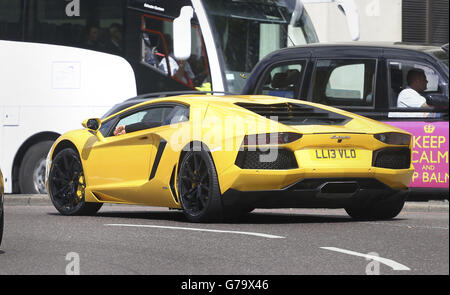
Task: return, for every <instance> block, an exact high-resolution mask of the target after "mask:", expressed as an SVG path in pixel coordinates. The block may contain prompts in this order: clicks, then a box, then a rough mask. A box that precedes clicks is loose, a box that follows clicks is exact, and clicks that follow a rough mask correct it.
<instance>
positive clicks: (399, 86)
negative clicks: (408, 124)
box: [387, 60, 448, 117]
mask: <svg viewBox="0 0 450 295" xmlns="http://www.w3.org/2000/svg"><path fill="white" fill-rule="evenodd" d="M387 63H388V71H389V72H388V83H389V85H388V89H389V106H390V108H409V109H416V110H417V109H420V108H421V109H423V110H424V111H426V112H395V113H390V114H389V116H390V117H434V115H433V114H431V113H430V106H431V104H432V103H433V102H431V101H430V100H429V99H428V100H427V97H430V95H431V96H433V95H434V96H435V97H436V95H438V96H440V97H441V98H446V100H447V101H446V104H447V105H448V85H446V83H445V81H444V80H443V79H442V78H441V76H440V75H439V73H438V72H437V71H436V70H435V69H434V68H432V67H431V66H430V65H425V64H422V63H418V62H414V61H405V60H388V61H387ZM434 103H437V105H439V103H441V104H442V103H444V104H445V102H439V101H438V102H436V101H435V102H434Z"/></svg>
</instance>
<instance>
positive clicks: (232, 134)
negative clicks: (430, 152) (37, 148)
mask: <svg viewBox="0 0 450 295" xmlns="http://www.w3.org/2000/svg"><path fill="white" fill-rule="evenodd" d="M136 101H137V102H139V101H141V103H137V104H136ZM129 105H131V106H130V107H127V106H129ZM111 113H112V114H111ZM83 126H84V127H85V128H84V129H81V130H75V131H71V132H67V133H65V134H64V135H62V136H61V137H60V138H59V139H58V140H57V141H56V142H55V143H54V145H53V146H52V148H51V151H50V153H49V156H48V159H47V189H48V192H49V194H50V197H51V200H52V202H53V204H54V205H55V207H56V209H57V210H58V211H59V212H60V213H61V214H64V215H75V214H77V215H79V214H92V213H95V212H96V211H98V210H99V208H100V207H101V206H102V204H103V203H123V204H145V205H151V206H162V207H169V208H176V209H181V210H183V212H184V214H185V216H186V217H187V219H188V220H189V221H191V222H206V221H207V222H211V221H220V220H223V219H224V218H227V217H230V216H236V215H237V214H240V213H244V212H249V211H251V210H253V209H254V208H345V209H346V211H347V212H348V214H349V215H350V216H351V217H353V218H356V219H389V218H393V217H395V216H396V215H398V214H399V212H400V211H401V209H402V208H403V205H404V202H405V198H406V196H407V192H408V185H409V183H410V181H411V177H412V174H413V171H414V170H413V166H412V165H411V135H410V134H408V133H406V132H404V131H402V130H400V129H396V128H394V127H392V126H389V125H386V124H383V123H379V122H377V121H374V120H370V119H367V118H364V117H361V116H358V115H355V114H352V113H349V112H345V111H342V110H338V109H335V108H331V107H328V106H325V105H320V104H314V103H309V102H305V101H298V100H293V99H287V98H278V97H272V96H226V95H222V96H220V95H201V94H194V95H181V96H172V97H164V98H152V99H150V98H146V97H138V98H137V99H135V100H134V101H133V102H127V101H126V102H124V104H123V105H122V106H119V107H117V108H115V109H114V110H113V111H111V112H110V115H108V116H107V117H106V118H104V119H102V120H101V119H88V120H86V121H84V122H83Z"/></svg>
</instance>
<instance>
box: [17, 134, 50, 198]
mask: <svg viewBox="0 0 450 295" xmlns="http://www.w3.org/2000/svg"><path fill="white" fill-rule="evenodd" d="M52 144H53V141H51V140H47V141H41V142H39V143H37V144H35V145H33V146H31V147H30V148H29V149H28V150H27V152H26V153H25V156H24V157H23V160H22V164H21V165H20V168H19V188H20V193H22V194H46V193H47V189H46V187H45V161H46V159H47V154H48V152H49V151H50V148H51V147H52Z"/></svg>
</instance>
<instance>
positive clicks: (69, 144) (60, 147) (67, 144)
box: [52, 139, 81, 160]
mask: <svg viewBox="0 0 450 295" xmlns="http://www.w3.org/2000/svg"><path fill="white" fill-rule="evenodd" d="M65 148H71V149H73V150H74V151H76V152H77V154H78V156H80V152H79V151H78V149H77V147H76V145H75V144H74V143H73V142H71V141H70V140H67V139H64V140H61V141H60V142H58V144H57V145H56V146H55V149H54V150H53V154H52V160H53V158H55V156H56V155H57V154H58V153H59V152H60V151H62V150H63V149H65ZM80 159H81V157H80Z"/></svg>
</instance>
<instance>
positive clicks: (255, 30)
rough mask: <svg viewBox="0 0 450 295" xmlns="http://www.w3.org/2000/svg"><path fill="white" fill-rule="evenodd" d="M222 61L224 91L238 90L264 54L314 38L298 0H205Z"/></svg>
mask: <svg viewBox="0 0 450 295" xmlns="http://www.w3.org/2000/svg"><path fill="white" fill-rule="evenodd" d="M204 3H205V8H206V11H207V13H208V16H209V22H210V23H211V26H212V27H213V28H214V31H215V40H216V42H217V43H218V44H217V48H218V49H220V50H219V51H220V53H219V55H221V61H222V62H223V63H224V70H225V74H224V75H225V77H224V78H225V79H226V81H227V83H226V86H225V87H226V88H227V89H225V90H226V91H229V92H233V93H239V92H240V91H241V90H242V88H243V86H244V84H245V79H246V77H247V76H248V75H249V73H250V72H251V70H252V69H253V67H254V66H255V65H256V63H257V62H258V61H259V60H261V59H262V58H263V57H264V56H265V55H267V54H269V53H270V52H272V51H274V50H277V49H280V48H284V47H287V46H294V45H301V44H306V43H315V42H318V39H317V35H316V32H315V30H314V27H313V25H312V23H311V20H310V18H309V16H308V14H307V12H306V10H304V9H303V6H302V4H301V1H299V0H249V1H239V0H236V1H227V0H205V1H204Z"/></svg>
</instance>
